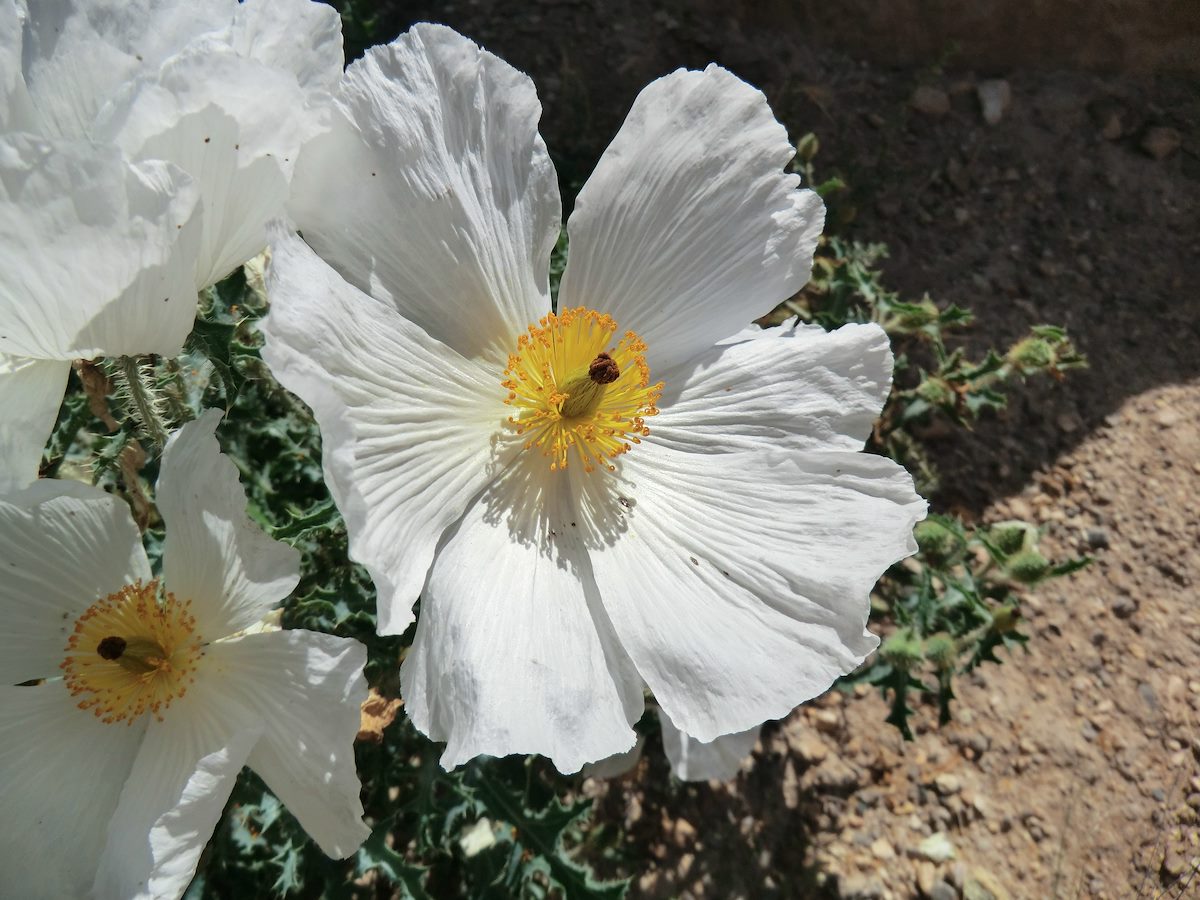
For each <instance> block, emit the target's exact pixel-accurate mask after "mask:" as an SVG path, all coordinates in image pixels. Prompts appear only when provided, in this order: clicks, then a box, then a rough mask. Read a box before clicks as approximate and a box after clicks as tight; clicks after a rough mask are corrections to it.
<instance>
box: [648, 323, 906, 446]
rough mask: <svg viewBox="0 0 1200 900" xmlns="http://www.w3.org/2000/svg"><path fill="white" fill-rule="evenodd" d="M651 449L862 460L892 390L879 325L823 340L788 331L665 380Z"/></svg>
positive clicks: (720, 350) (712, 352)
mask: <svg viewBox="0 0 1200 900" xmlns="http://www.w3.org/2000/svg"><path fill="white" fill-rule="evenodd" d="M655 377H656V378H657V377H661V378H662V379H663V383H664V388H663V394H662V397H661V398H660V400H659V403H658V407H659V410H660V413H659V415H658V416H656V417H655V418H654V419H653V420H652V421H651V423H650V425H651V431H652V433H653V440H654V441H655V442H657V443H660V444H667V445H669V446H671V447H675V448H677V449H680V450H688V451H693V452H699V453H717V452H727V451H730V450H755V449H758V448H760V447H764V446H771V447H775V448H778V449H784V448H787V449H793V450H797V451H801V452H803V451H807V450H821V449H826V450H860V449H862V446H863V442H864V441H865V440H866V439H867V437H868V436H869V435H870V433H871V428H872V426H873V425H874V422H875V420H876V418H877V417H878V416H879V412H880V410H881V409H883V404H884V401H885V400H887V395H888V391H889V390H890V389H891V384H892V352H891V349H890V345H889V342H888V336H887V333H886V332H885V331H884V330H883V329H882V328H880V327H879V326H878V325H845V326H843V327H841V328H839V329H838V330H837V331H833V332H826V331H825V330H824V329H823V328H821V327H819V326H817V325H797V324H796V323H795V321H794V320H793V321H791V322H788V323H785V324H783V325H780V326H778V327H775V328H767V329H757V330H755V331H752V332H746V333H745V334H744V335H741V336H739V338H738V339H737V340H736V341H734V342H722V343H721V344H718V345H716V346H713V347H710V348H708V349H707V350H705V351H704V352H702V353H701V354H699V356H697V357H694V358H693V359H691V360H688V361H687V362H686V363H684V364H683V365H681V366H679V367H677V368H676V369H674V370H673V371H671V372H666V373H662V374H661V375H660V374H659V373H657V372H656V373H655Z"/></svg>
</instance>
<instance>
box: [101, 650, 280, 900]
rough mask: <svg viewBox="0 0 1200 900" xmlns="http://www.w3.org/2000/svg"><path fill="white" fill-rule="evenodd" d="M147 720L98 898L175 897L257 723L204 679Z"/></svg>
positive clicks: (111, 829) (215, 682) (115, 820)
mask: <svg viewBox="0 0 1200 900" xmlns="http://www.w3.org/2000/svg"><path fill="white" fill-rule="evenodd" d="M205 674H207V673H204V672H203V671H202V672H201V674H200V676H199V677H197V679H196V682H195V684H193V685H192V687H191V689H190V690H189V691H188V692H187V694H186V695H185V696H183V697H180V698H178V699H176V700H175V701H174V702H173V703H172V704H171V706H170V709H169V710H167V711H166V714H165V716H164V720H163V721H161V722H159V721H151V722H150V724H149V726H148V727H147V729H146V736H145V738H144V739H143V741H142V745H141V748H140V749H139V750H138V754H137V757H136V759H135V760H134V763H133V768H132V770H131V771H130V774H129V778H128V779H127V780H126V782H125V788H124V790H123V791H122V792H121V799H120V801H119V802H118V804H117V808H116V811H115V812H113V814H112V816H111V818H110V820H109V822H108V829H107V841H106V843H105V846H104V851H103V853H102V854H101V857H100V865H99V869H98V871H97V872H96V878H95V883H94V888H93V890H94V893H95V896H97V897H121V898H129V900H177V898H179V897H181V896H182V895H183V892H184V891H185V890H186V889H187V886H188V884H189V883H190V882H191V880H192V876H193V875H194V874H195V872H196V865H197V863H198V862H199V860H200V853H201V851H203V850H204V846H205V845H206V844H207V843H208V839H209V838H210V837H211V836H212V833H213V829H214V828H215V827H216V825H217V822H218V820H219V819H220V817H221V811H222V810H223V809H224V807H225V801H226V800H228V799H229V794H230V792H231V791H232V790H233V785H234V782H235V780H236V779H237V776H238V773H239V772H240V771H241V769H242V766H243V765H244V764H245V762H246V760H247V758H248V757H249V755H250V751H251V749H252V748H253V747H254V744H255V743H256V742H257V741H258V739H259V737H260V736H261V734H262V723H261V722H256V721H254V720H252V719H249V718H247V717H246V716H244V715H243V713H244V711H243V710H242V709H241V708H240V707H239V706H237V705H236V704H230V703H227V702H225V697H224V696H223V695H222V694H221V692H220V690H219V682H220V679H211V678H205V677H204V675H205Z"/></svg>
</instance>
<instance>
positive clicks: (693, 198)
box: [559, 66, 824, 377]
mask: <svg viewBox="0 0 1200 900" xmlns="http://www.w3.org/2000/svg"><path fill="white" fill-rule="evenodd" d="M793 153H794V150H793V148H792V146H791V144H789V143H788V139H787V132H786V130H785V129H784V128H783V126H782V125H780V124H779V123H778V122H776V121H775V118H774V116H773V115H772V114H771V110H770V107H768V106H767V101H766V98H765V97H763V95H762V94H761V93H759V92H758V91H757V90H755V89H754V88H752V87H750V85H748V84H746V83H745V82H744V81H741V80H740V79H738V78H736V77H735V76H733V75H731V74H730V73H729V72H726V71H725V70H724V69H720V68H718V67H716V66H709V67H708V68H707V69H705V70H704V71H703V72H686V71H683V70H680V71H678V72H674V73H672V74H670V75H667V76H666V77H664V78H660V79H658V80H657V81H654V82H652V83H651V84H650V85H648V86H647V87H646V88H645V89H644V90H643V91H642V92H641V94H640V95H638V98H637V100H636V101H635V102H634V104H633V109H632V110H631V111H630V113H629V117H628V118H627V119H626V120H625V124H624V125H622V126H621V130H620V132H619V133H618V134H617V136H616V138H615V139H614V140H613V142H612V144H610V145H609V147H608V149H607V150H606V151H605V152H604V155H603V156H602V157H601V158H600V162H599V164H598V165H597V166H596V170H595V172H594V173H593V174H592V177H591V178H589V179H588V182H587V184H585V185H584V187H583V190H582V191H580V192H579V198H578V199H577V200H576V202H575V210H574V212H572V214H571V219H570V221H569V223H568V230H569V232H570V235H571V252H570V255H569V257H568V262H567V270H566V272H565V273H564V274H563V281H562V289H561V291H560V294H559V304H560V305H561V306H564V307H570V306H578V305H583V306H589V307H592V308H593V309H598V310H601V311H603V312H606V313H609V314H611V315H612V316H613V317H614V318H615V319H616V320H617V323H618V325H619V326H620V327H621V328H631V329H633V330H634V331H636V332H638V333H639V334H640V335H641V336H642V337H643V338H645V340H646V342H647V344H648V345H649V348H650V349H649V352H648V353H647V356H646V359H647V361H648V362H649V363H650V367H651V369H652V370H653V371H654V372H655V373H658V372H662V371H666V370H667V369H670V368H671V367H672V366H674V365H676V364H678V363H680V362H683V361H684V360H686V359H688V358H690V357H691V356H693V355H694V354H696V353H697V352H699V351H700V350H702V349H704V348H705V347H708V346H711V345H712V344H713V343H715V342H716V341H718V340H719V339H721V338H723V337H725V336H727V335H730V334H733V333H734V332H735V331H737V330H738V329H739V328H741V327H743V326H744V325H746V324H747V323H748V322H749V321H750V320H751V319H754V318H757V317H758V316H760V315H763V314H764V313H766V312H768V311H770V310H771V309H772V308H773V307H774V306H775V305H776V304H778V303H779V302H780V301H782V300H785V299H787V298H788V297H790V296H791V295H792V294H794V293H795V292H796V291H798V290H799V289H800V288H801V287H802V286H803V285H804V283H805V282H806V281H808V276H809V274H810V272H811V270H812V257H813V250H814V249H815V247H816V242H817V237H818V236H819V235H820V233H821V227H822V225H823V223H824V207H823V205H822V203H821V200H820V198H819V197H818V196H817V195H816V194H815V193H813V192H812V191H798V190H796V186H797V185H798V184H799V181H800V179H799V178H798V177H797V176H795V175H787V174H784V171H783V167H784V166H785V165H786V164H787V162H788V160H789V159H791V157H792V155H793ZM655 377H657V374H656V376H655Z"/></svg>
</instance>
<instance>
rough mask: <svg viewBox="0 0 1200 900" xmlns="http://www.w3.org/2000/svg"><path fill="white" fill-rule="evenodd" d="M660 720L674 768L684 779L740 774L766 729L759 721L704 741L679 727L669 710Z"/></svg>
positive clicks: (711, 778)
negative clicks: (746, 727) (743, 728)
mask: <svg viewBox="0 0 1200 900" xmlns="http://www.w3.org/2000/svg"><path fill="white" fill-rule="evenodd" d="M658 722H659V724H660V725H661V726H662V742H663V750H664V751H665V752H666V754H667V759H668V760H670V762H671V772H672V774H673V775H674V776H675V777H676V778H678V779H679V780H680V781H710V780H714V779H715V780H717V781H728V780H729V779H731V778H734V777H736V776H737V773H738V771H739V770H740V769H741V768H742V763H743V762H745V760H746V757H748V756H749V755H750V754H751V752H752V751H753V750H754V745H755V744H757V743H758V734H759V732H760V731H762V726H761V725H756V726H755V727H753V728H750V729H747V730H746V731H739V732H736V733H734V734H723V735H721V736H720V737H717V738H714V739H713V740H711V741H709V742H708V743H704V742H702V741H698V740H696V739H695V738H694V737H692V736H691V735H690V734H685V733H684V732H682V731H680V730H679V729H678V728H676V727H675V723H674V722H672V721H671V717H670V716H668V715H667V714H666V713H663V714H661V715H660V716H659V717H658Z"/></svg>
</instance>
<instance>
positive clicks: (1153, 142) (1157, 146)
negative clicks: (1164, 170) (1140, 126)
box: [1142, 125, 1183, 159]
mask: <svg viewBox="0 0 1200 900" xmlns="http://www.w3.org/2000/svg"><path fill="white" fill-rule="evenodd" d="M1182 143H1183V138H1182V137H1181V136H1180V134H1179V132H1178V131H1176V130H1175V129H1174V128H1168V127H1166V126H1162V125H1160V126H1158V127H1155V128H1149V129H1147V130H1146V133H1145V134H1144V135H1142V150H1144V151H1145V152H1146V154H1147V155H1149V156H1151V157H1152V158H1154V159H1166V158H1167V157H1168V156H1170V155H1171V154H1172V153H1174V152H1175V151H1176V150H1178V149H1179V146H1180V144H1182Z"/></svg>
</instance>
